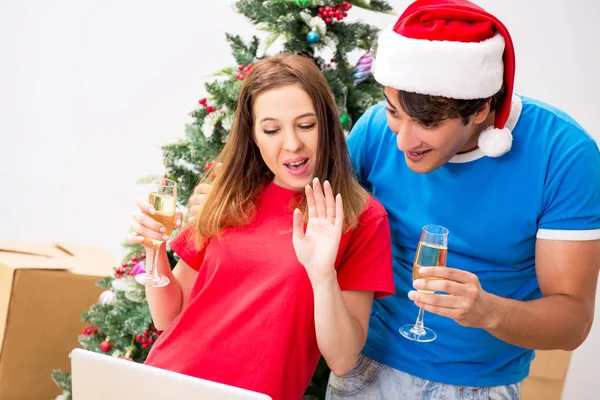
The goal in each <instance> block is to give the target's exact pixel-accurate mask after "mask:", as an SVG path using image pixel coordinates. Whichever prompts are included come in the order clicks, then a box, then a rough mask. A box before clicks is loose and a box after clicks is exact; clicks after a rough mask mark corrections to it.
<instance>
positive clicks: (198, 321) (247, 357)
mask: <svg viewBox="0 0 600 400" xmlns="http://www.w3.org/2000/svg"><path fill="white" fill-rule="evenodd" d="M294 193H295V192H293V191H291V190H288V189H284V188H281V187H279V186H277V185H275V184H274V183H271V184H269V185H268V186H267V187H266V188H265V190H264V191H263V192H262V193H261V195H260V196H259V198H258V199H257V213H256V218H255V220H254V221H253V222H252V223H251V224H250V225H248V226H245V227H243V228H229V229H226V230H225V231H224V232H223V234H222V237H221V239H220V240H218V239H212V240H210V241H208V244H207V245H206V246H205V247H204V248H203V249H197V248H196V246H195V245H194V238H193V237H192V233H191V230H190V229H186V230H184V231H183V232H181V233H180V234H179V235H178V236H177V237H176V238H175V239H173V241H172V242H171V243H170V246H171V248H172V249H173V250H174V251H175V252H176V253H177V254H178V255H179V256H180V257H181V259H182V260H183V261H185V263H186V264H188V265H189V266H190V267H192V268H194V269H196V270H198V271H199V272H198V278H197V279H196V282H195V283H194V286H193V288H192V290H191V292H190V298H189V302H188V304H187V305H186V306H185V308H184V309H183V310H182V312H181V314H180V315H179V316H178V317H177V318H176V319H175V320H174V321H173V322H172V323H171V324H170V325H169V326H168V327H167V329H166V330H165V331H164V332H163V333H162V335H161V336H160V338H159V339H158V340H157V341H156V343H155V344H154V346H153V349H152V351H151V352H150V354H149V356H148V358H147V359H146V362H145V364H148V365H152V366H155V367H159V368H164V369H167V370H171V371H175V372H179V373H183V374H186V375H191V376H195V377H199V378H203V379H208V380H211V381H215V382H221V383H225V384H228V385H232V386H237V387H241V388H245V389H249V390H253V391H256V392H261V393H266V394H268V395H269V396H271V397H272V398H273V400H290V399H300V398H302V395H303V394H304V392H305V390H306V388H307V387H308V384H309V382H310V380H311V378H312V375H313V374H314V371H315V368H316V366H317V362H318V360H319V357H320V352H319V349H318V347H317V339H316V333H315V322H314V301H313V300H314V298H313V292H312V287H311V284H310V281H309V279H308V275H307V274H306V270H305V269H304V267H303V266H302V264H300V263H299V262H298V259H297V258H296V253H295V252H294V247H293V245H292V215H293V214H292V211H291V210H290V207H289V205H290V201H291V200H292V197H293V195H294ZM336 269H337V271H338V273H337V278H338V282H339V285H340V288H341V289H342V290H366V291H373V292H376V297H382V296H386V295H390V294H393V292H394V281H393V273H392V250H391V239H390V230H389V226H388V221H387V214H386V212H385V210H384V209H383V207H382V206H381V204H379V203H378V202H377V201H376V200H374V199H373V198H369V202H368V204H367V207H366V208H365V211H364V212H363V213H362V215H361V217H360V223H359V225H358V226H357V228H356V229H354V230H352V231H350V232H347V233H345V234H344V235H343V236H342V240H341V243H340V247H339V254H338V260H337V263H336Z"/></svg>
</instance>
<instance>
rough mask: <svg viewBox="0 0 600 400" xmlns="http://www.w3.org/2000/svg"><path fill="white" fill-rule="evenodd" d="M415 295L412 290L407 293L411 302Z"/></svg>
mask: <svg viewBox="0 0 600 400" xmlns="http://www.w3.org/2000/svg"><path fill="white" fill-rule="evenodd" d="M416 294H417V292H415V291H414V290H411V291H410V292H408V298H409V299H411V300H414V299H415V295H416Z"/></svg>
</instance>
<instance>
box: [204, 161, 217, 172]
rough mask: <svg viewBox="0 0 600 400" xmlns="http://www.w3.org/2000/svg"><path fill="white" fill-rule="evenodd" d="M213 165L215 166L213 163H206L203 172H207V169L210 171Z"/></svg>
mask: <svg viewBox="0 0 600 400" xmlns="http://www.w3.org/2000/svg"><path fill="white" fill-rule="evenodd" d="M213 165H215V162H214V161H209V162H207V163H205V164H204V170H205V171H208V170H209V169H211V168H212V167H213Z"/></svg>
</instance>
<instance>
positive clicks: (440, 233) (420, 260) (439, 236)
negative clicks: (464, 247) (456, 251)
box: [400, 225, 448, 342]
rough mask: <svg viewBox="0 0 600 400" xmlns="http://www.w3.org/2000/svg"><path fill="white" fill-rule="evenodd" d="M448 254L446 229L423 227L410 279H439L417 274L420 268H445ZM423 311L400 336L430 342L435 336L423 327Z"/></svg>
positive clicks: (431, 291) (431, 331) (430, 291)
mask: <svg viewBox="0 0 600 400" xmlns="http://www.w3.org/2000/svg"><path fill="white" fill-rule="evenodd" d="M447 254H448V229H446V228H444V227H443V226H439V225H425V226H424V227H423V229H422V230H421V237H420V239H419V245H418V247H417V253H416V254H415V261H414V263H413V271H412V278H413V281H414V280H415V279H441V278H426V277H424V276H421V275H420V274H419V268H421V267H445V266H446V255H447ZM419 292H422V293H433V290H419ZM424 313H425V311H424V310H423V309H422V308H419V315H418V317H417V321H416V322H415V323H414V324H409V325H404V326H403V327H402V328H400V334H401V335H402V336H404V337H405V338H407V339H410V340H414V341H417V342H432V341H434V340H435V338H436V337H437V335H436V334H435V332H434V331H433V330H432V329H429V328H427V327H425V326H424V325H423V314H424Z"/></svg>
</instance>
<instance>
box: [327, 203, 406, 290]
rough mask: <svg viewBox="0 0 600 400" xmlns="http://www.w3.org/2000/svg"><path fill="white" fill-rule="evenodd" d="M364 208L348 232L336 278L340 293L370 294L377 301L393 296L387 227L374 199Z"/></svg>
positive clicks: (379, 205)
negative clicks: (357, 291)
mask: <svg viewBox="0 0 600 400" xmlns="http://www.w3.org/2000/svg"><path fill="white" fill-rule="evenodd" d="M367 208H368V209H367V210H366V211H365V212H364V213H363V216H364V217H363V216H361V221H360V223H359V225H358V226H357V227H356V228H355V230H354V231H353V232H350V233H349V235H350V236H349V239H348V240H349V241H348V244H347V246H346V247H345V251H344V253H343V254H342V255H341V259H340V261H339V264H338V273H337V278H338V284H339V285H340V289H341V290H364V291H372V292H375V298H380V297H385V296H389V295H392V294H394V273H393V270H392V242H391V237H390V226H389V223H388V218H387V214H386V213H385V210H384V209H383V206H381V204H379V203H378V202H377V201H376V200H375V199H373V198H370V199H369V205H368V206H367ZM365 214H366V215H365Z"/></svg>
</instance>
